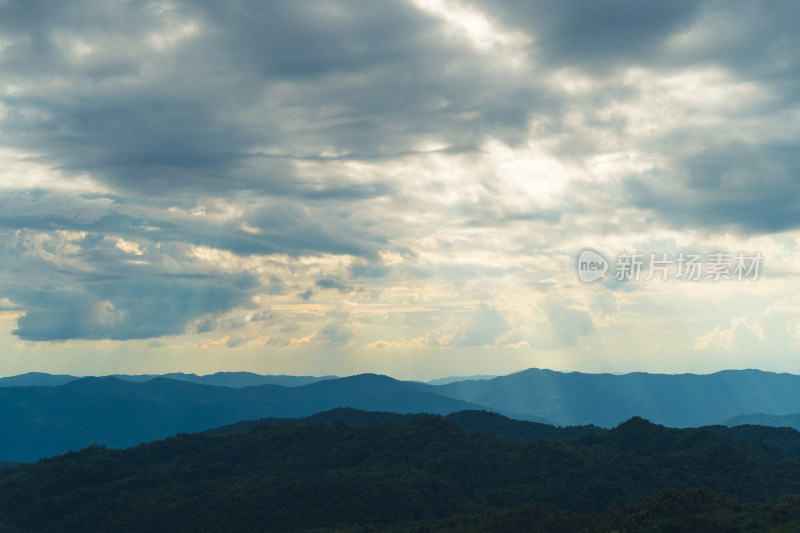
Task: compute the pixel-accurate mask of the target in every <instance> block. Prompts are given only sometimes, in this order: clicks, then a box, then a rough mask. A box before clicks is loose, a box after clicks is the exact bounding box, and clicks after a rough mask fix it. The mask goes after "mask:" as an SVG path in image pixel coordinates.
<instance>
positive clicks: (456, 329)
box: [0, 0, 800, 373]
mask: <svg viewBox="0 0 800 533" xmlns="http://www.w3.org/2000/svg"><path fill="white" fill-rule="evenodd" d="M799 18H800V8H798V6H797V5H796V3H794V2H789V1H786V2H766V1H764V2H716V1H705V2H669V3H660V4H657V5H650V4H642V3H641V2H633V1H628V0H614V1H610V2H602V3H597V2H588V1H568V2H564V1H558V2H555V1H554V2H534V3H531V2H521V1H516V0H504V1H500V2H495V1H492V2H488V1H483V0H462V1H456V0H414V1H411V0H409V1H399V0H397V1H395V0H392V1H387V2H381V3H375V2H369V1H366V0H364V1H330V0H303V1H298V2H271V3H263V2H250V1H245V0H239V1H233V2H225V3H219V2H182V1H173V2H156V1H153V2H129V3H122V4H117V3H109V2H100V1H98V0H79V1H76V2H69V3H57V4H52V3H44V2H38V1H25V2H22V1H13V0H12V1H10V2H4V3H0V72H2V73H3V74H2V77H0V162H2V165H0V235H2V245H1V246H0V253H2V256H1V257H0V259H2V261H3V264H4V265H5V266H4V268H3V270H2V272H0V299H1V301H3V302H5V304H4V309H6V310H7V311H4V313H6V314H4V315H3V316H5V317H6V318H5V320H13V321H14V325H13V326H12V327H11V328H10V329H9V334H10V335H12V336H13V338H12V340H13V339H14V338H16V339H19V340H23V341H29V342H28V344H23V345H22V346H23V348H19V349H30V347H31V346H32V345H35V344H37V343H39V342H40V341H70V340H81V339H83V340H92V341H100V340H113V341H136V340H143V339H153V338H162V339H167V341H168V342H167V345H181V346H184V345H186V344H187V343H188V344H189V345H196V346H208V345H209V343H215V344H214V345H215V346H216V345H220V346H223V345H224V346H227V347H228V348H227V349H234V348H239V349H241V348H247V347H251V348H253V347H259V348H263V347H271V349H275V350H277V349H280V348H286V349H294V348H297V349H304V350H307V351H309V353H320V354H323V353H328V352H326V350H338V349H344V348H346V349H348V350H350V351H352V352H353V353H359V354H366V355H365V357H372V356H370V355H369V354H371V353H373V352H379V353H380V354H381V355H377V356H375V357H380V358H383V361H384V363H382V364H384V365H385V368H386V369H387V371H389V370H390V369H391V368H392V367H391V365H392V361H393V358H395V357H398V356H397V354H398V353H400V354H403V353H406V354H419V353H423V352H424V353H429V354H434V353H443V352H448V353H452V354H456V353H458V352H459V350H466V351H469V350H474V349H486V350H495V351H497V352H498V353H501V352H502V353H506V352H507V353H509V354H511V353H512V352H513V354H514V355H513V356H512V355H509V356H508V359H507V366H509V367H512V366H514V365H522V366H534V364H536V361H537V359H536V358H537V357H545V358H547V357H549V358H550V359H546V360H545V363H544V364H542V365H541V366H546V365H550V366H558V365H559V364H562V366H563V365H566V366H569V365H573V364H575V365H578V364H580V362H581V361H586V360H588V359H589V358H590V357H591V355H590V354H592V353H597V350H598V349H599V350H600V352H601V353H602V354H609V355H608V357H609V358H610V359H609V361H608V366H609V367H613V368H620V367H626V365H627V366H630V359H628V358H629V357H632V355H631V354H633V353H635V352H636V351H641V350H644V349H654V350H656V352H658V350H665V351H668V350H677V351H683V352H685V353H694V352H697V351H702V350H707V349H711V348H713V347H717V348H719V349H722V350H728V351H731V352H735V351H736V350H737V348H736V347H735V346H734V344H735V343H733V341H730V342H728V341H724V342H723V341H719V340H718V339H717V338H718V337H719V336H720V335H723V333H724V332H725V331H728V328H734V330H735V331H738V330H740V329H741V327H739V326H736V324H740V323H741V324H749V323H752V322H753V321H755V320H757V319H758V316H759V315H760V314H761V313H764V312H766V311H767V310H768V309H771V308H772V307H771V306H773V305H774V301H773V300H774V299H775V298H782V296H781V295H784V296H783V298H784V300H785V302H786V303H785V306H790V305H793V304H792V303H791V299H792V297H793V296H794V295H795V294H796V290H797V286H796V282H795V281H794V280H795V277H796V273H797V270H796V268H797V265H794V264H793V263H792V261H791V260H790V259H788V258H787V257H786V256H780V257H776V256H772V257H768V259H767V261H768V262H767V265H771V266H772V268H773V270H772V271H771V272H772V273H773V277H772V278H770V277H769V276H767V277H766V279H765V280H762V283H760V285H758V286H757V290H756V289H750V288H748V289H746V290H739V291H738V292H736V293H735V294H732V293H731V289H724V288H718V287H717V286H714V287H716V288H713V287H712V288H706V287H703V288H702V289H700V290H699V291H698V292H697V294H701V293H702V294H704V295H705V297H706V298H709V296H708V294H706V292H705V291H711V292H710V293H709V294H711V296H710V300H711V301H714V302H717V303H718V305H719V307H717V308H714V309H712V310H711V313H710V315H709V314H705V315H702V316H700V315H693V314H692V313H695V311H691V312H690V313H689V314H690V315H691V316H688V317H685V318H686V324H690V326H689V327H688V329H687V330H686V332H685V333H681V334H678V335H677V336H676V334H675V332H673V331H669V330H668V329H669V328H668V327H667V326H666V325H665V326H663V327H662V328H661V329H660V330H659V328H658V327H655V326H653V328H652V331H651V333H650V337H642V339H639V340H636V338H637V334H634V333H631V331H635V330H637V328H638V330H639V331H641V330H642V327H641V325H642V324H644V323H646V324H670V323H672V324H674V322H675V320H676V318H675V313H676V311H675V307H676V306H680V303H679V302H680V301H681V300H680V298H681V297H680V294H681V292H682V291H685V290H686V288H685V286H680V285H676V284H662V285H657V284H649V285H637V286H624V285H620V284H614V283H606V284H602V285H598V286H597V287H593V288H592V289H588V288H587V287H585V286H582V285H581V284H580V283H579V282H578V281H577V279H576V277H575V274H574V271H573V269H572V265H573V260H574V254H575V253H576V252H578V251H580V250H581V249H582V248H583V247H587V246H589V247H593V248H595V249H599V250H601V251H603V250H605V251H607V252H609V253H616V252H618V251H622V250H640V251H643V252H651V251H652V252H656V251H657V252H670V253H672V252H677V251H679V250H683V249H695V250H701V251H712V250H715V249H719V248H720V247H725V246H727V247H730V248H735V249H731V251H732V252H738V251H747V252H754V251H756V249H758V250H759V251H762V252H763V253H764V254H765V256H767V254H768V253H769V252H770V251H775V252H776V253H785V254H788V255H789V256H790V255H791V254H792V253H793V252H794V251H796V244H797V242H798V234H797V229H798V225H800V217H798V216H796V213H797V212H798V207H800V185H798V183H800V182H799V181H798V175H800V155H799V154H800V152H798V147H797V139H798V138H800V131H799V128H800V126H798V125H800V120H798V119H800V106H798V96H797V95H798V94H800V90H799V89H800V87H798V83H800V81H798V80H800V72H799V71H798V69H800V60H799V57H798V56H799V54H798V52H797V50H800V43H798V37H797V32H796V31H795V26H796V21H797V20H798V19H799ZM748 246H749V248H747V247H748ZM770 260H771V261H772V263H770V262H769V261H770ZM770 280H772V281H770ZM773 282H774V283H775V285H772V284H771V283H773ZM779 284H780V285H781V286H782V287H783V289H782V290H779V289H778V288H777V287H778V285H779ZM715 291H716V292H715ZM724 291H728V292H724ZM756 301H757V302H758V304H757V306H760V307H757V308H754V309H751V310H750V311H749V313H750V314H749V315H748V316H749V318H745V319H742V321H741V322H736V323H734V324H733V325H731V324H732V322H731V320H733V319H735V318H737V317H739V318H741V315H742V313H744V312H745V310H746V309H748V308H749V307H750V306H752V305H753V304H754V302H756ZM723 302H724V303H723ZM781 305H784V304H781ZM8 313H10V314H8ZM770 316H772V315H770ZM776 316H777V315H776ZM780 316H783V315H780ZM709 317H711V318H709ZM787 327H789V326H787ZM715 328H717V329H715ZM737 328H738V329H737ZM645 329H647V328H645ZM773 329H775V328H773ZM778 329H779V328H778ZM714 331H717V332H718V333H719V335H716V336H714V335H712V333H713V332H714ZM731 335H732V334H731ZM729 336H730V335H729ZM645 338H647V339H650V340H653V339H655V340H653V342H650V340H644V339H645ZM726 338H727V337H726ZM731 338H732V337H731ZM698 339H699V340H698ZM714 339H717V340H714ZM7 342H8V341H7ZM766 342H767V343H769V339H767V340H766ZM776 342H780V344H779V345H780V346H783V345H785V342H784V341H776ZM170 343H172V344H170ZM637 343H638V344H637ZM651 345H652V346H651ZM653 346H656V347H655V348H653ZM776 346H778V344H776ZM598 347H602V348H598ZM426 350H427V351H426ZM520 350H521V351H523V352H524V353H526V354H528V357H529V358H530V359H528V360H525V361H522V362H521V360H520V359H519V355H518V354H519V353H520ZM388 352H391V353H388ZM331 353H332V352H331ZM615 353H622V354H623V355H619V356H615V355H613V354H615ZM659 353H660V352H659ZM742 353H743V352H742ZM542 354H544V355H542ZM625 354H627V355H625ZM309 357H311V356H309ZM453 357H456V356H455V355H454V356H453ZM603 357H606V355H603ZM687 357H688V356H687ZM554 358H555V359H554ZM559 362H560V363H559ZM715 364H718V365H723V366H724V362H721V361H718V363H715ZM653 365H654V366H657V363H653ZM752 366H758V365H757V364H753V365H752ZM478 370H479V369H478V368H477V367H476V368H475V371H476V373H480V372H478ZM490 370H491V371H492V372H494V370H493V369H486V372H489V371H490ZM484 373H485V372H484Z"/></svg>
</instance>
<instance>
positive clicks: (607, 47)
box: [471, 0, 701, 71]
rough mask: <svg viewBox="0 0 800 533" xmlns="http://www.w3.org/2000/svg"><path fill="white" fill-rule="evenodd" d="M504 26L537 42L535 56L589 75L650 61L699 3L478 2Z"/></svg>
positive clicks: (533, 46) (681, 0)
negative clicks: (574, 68)
mask: <svg viewBox="0 0 800 533" xmlns="http://www.w3.org/2000/svg"><path fill="white" fill-rule="evenodd" d="M471 3H473V4H474V5H476V6H479V7H480V8H481V9H482V10H485V11H486V12H487V13H489V14H491V15H494V16H496V17H497V18H499V19H500V20H501V21H502V22H503V23H504V24H506V25H508V26H510V27H512V28H515V29H519V30H523V31H524V32H526V33H528V34H529V35H531V36H533V37H534V41H533V43H532V44H531V53H532V54H535V55H536V56H537V57H541V58H542V59H543V60H544V61H546V62H547V63H549V64H551V65H553V66H556V67H562V66H574V65H577V66H580V67H581V68H584V69H588V70H592V71H594V70H596V69H599V68H616V67H619V66H621V65H625V64H627V63H630V62H634V61H642V62H644V63H648V62H650V61H652V56H653V53H654V51H657V50H658V48H659V46H660V45H661V44H662V43H663V41H664V40H665V39H666V38H667V37H669V36H670V35H671V34H673V33H674V32H675V31H677V30H679V29H681V28H683V27H685V26H686V25H687V24H688V23H690V22H691V21H692V19H693V16H694V13H695V11H696V10H697V8H698V7H699V6H700V5H701V4H700V3H699V2H696V1H690V0H679V1H675V2H637V1H636V0H611V1H604V2H587V1H585V0H566V1H565V0H545V1H539V2H528V1H525V0H506V1H504V2H493V1H490V0H474V1H473V2H471Z"/></svg>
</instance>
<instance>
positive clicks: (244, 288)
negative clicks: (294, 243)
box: [8, 278, 254, 341]
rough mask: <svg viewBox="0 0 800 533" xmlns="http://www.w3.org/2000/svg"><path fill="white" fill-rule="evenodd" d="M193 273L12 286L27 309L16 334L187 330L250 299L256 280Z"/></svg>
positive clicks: (42, 336)
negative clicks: (38, 286)
mask: <svg viewBox="0 0 800 533" xmlns="http://www.w3.org/2000/svg"><path fill="white" fill-rule="evenodd" d="M214 283H219V281H218V280H217V281H215V282H212V283H211V284H209V283H207V282H206V281H198V280H192V279H174V278H173V279H139V280H115V281H114V282H112V283H108V282H93V283H89V284H87V285H85V286H84V288H82V289H78V290H75V289H69V288H57V289H55V290H54V289H53V288H50V287H48V288H42V289H12V290H10V291H8V293H9V296H10V297H11V298H12V299H13V300H14V301H15V302H19V303H20V304H21V305H22V306H23V307H24V308H25V309H27V311H26V313H25V315H24V316H22V317H21V318H20V319H19V320H18V321H17V329H16V330H14V332H13V333H14V334H15V335H17V336H18V337H20V338H21V339H24V340H33V341H53V340H66V339H114V340H126V339H144V338H150V337H159V336H162V335H174V334H176V333H183V332H186V329H187V326H188V324H189V323H190V322H191V321H192V320H195V319H198V318H200V317H202V316H203V315H206V314H211V313H213V314H218V313H221V312H224V311H228V310H230V309H231V308H233V307H236V306H239V305H243V304H246V303H247V302H248V300H249V293H248V289H251V288H253V286H254V283H253V280H242V279H239V280H232V281H230V282H227V283H225V284H219V285H215V284H214Z"/></svg>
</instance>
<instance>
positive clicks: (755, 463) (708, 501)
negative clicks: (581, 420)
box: [0, 409, 800, 533]
mask: <svg viewBox="0 0 800 533" xmlns="http://www.w3.org/2000/svg"><path fill="white" fill-rule="evenodd" d="M744 428H745V431H739V429H738V428H725V427H722V426H716V427H713V428H705V429H670V428H665V427H663V426H660V425H655V424H651V423H649V422H647V421H646V420H643V419H641V418H632V419H630V420H628V421H626V422H624V423H622V424H620V425H619V426H617V427H616V428H614V429H610V430H604V429H600V428H597V427H592V426H584V427H580V428H555V427H552V426H543V425H541V424H536V423H532V422H523V421H515V420H510V419H507V418H504V417H502V416H501V415H497V414H492V413H485V412H476V411H469V412H459V413H455V414H452V415H449V416H447V417H440V416H435V415H421V414H413V415H400V414H396V413H375V412H363V411H356V410H353V409H336V410H333V411H329V412H323V413H319V414H317V415H314V416H312V417H307V418H304V419H301V420H298V419H288V420H286V419H284V420H280V419H274V420H268V421H262V422H260V423H257V424H253V425H250V426H249V427H237V428H228V431H212V432H203V433H200V434H193V435H187V434H179V435H176V436H175V437H172V438H168V439H164V440H160V441H155V442H151V443H147V444H142V445H140V446H136V447H132V448H127V449H124V450H111V449H108V448H104V447H98V446H92V447H88V448H85V449H83V450H81V451H79V452H73V453H67V454H64V455H61V456H58V457H53V458H50V459H45V460H42V461H38V462H36V463H34V464H29V465H26V464H16V465H6V466H5V467H0V531H3V532H12V533H13V532H22V531H25V532H34V531H42V532H44V531H59V532H71V531H75V532H85V531H118V532H125V531H131V532H133V531H220V532H222V531H259V532H263V531H296V532H299V531H302V532H306V533H309V532H311V531H314V532H321V531H341V532H345V531H350V532H353V531H397V532H400V531H403V532H405V531H430V532H445V531H447V532H450V533H454V532H456V531H510V532H513V531H547V532H563V533H568V532H572V531H585V532H598V533H600V532H607V531H729V532H748V533H751V532H760V531H764V532H767V531H796V530H797V524H798V523H800V496H797V495H798V494H800V461H798V459H800V433H798V432H797V431H795V430H791V429H784V430H777V428H757V427H747V426H745V427H744Z"/></svg>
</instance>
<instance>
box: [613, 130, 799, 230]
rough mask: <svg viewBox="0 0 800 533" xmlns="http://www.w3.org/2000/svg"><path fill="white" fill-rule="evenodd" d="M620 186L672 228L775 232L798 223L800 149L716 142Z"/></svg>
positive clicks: (640, 204)
mask: <svg viewBox="0 0 800 533" xmlns="http://www.w3.org/2000/svg"><path fill="white" fill-rule="evenodd" d="M676 184H677V185H679V186H677V187H676V186H675V185H676ZM625 191H626V194H627V200H628V201H629V202H630V203H631V204H633V205H636V206H638V207H640V208H642V209H650V210H652V211H654V212H657V213H658V214H659V215H660V216H661V217H662V218H664V219H666V220H668V221H669V222H670V223H671V224H673V225H674V226H676V227H680V228H691V227H695V228H696V227H718V228H719V227H725V226H728V227H733V228H735V229H736V230H737V231H741V232H744V233H777V232H781V231H785V230H787V229H793V228H797V227H800V216H798V213H800V149H798V148H797V147H790V146H748V145H743V144H741V143H734V144H730V145H725V146H716V147H712V148H710V149H709V150H707V151H705V152H702V153H700V154H697V155H694V156H691V157H689V158H686V159H684V160H679V161H678V165H677V168H676V169H674V170H672V172H669V171H661V172H655V173H650V174H648V175H643V176H639V177H631V178H630V179H629V180H627V181H626V183H625Z"/></svg>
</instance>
